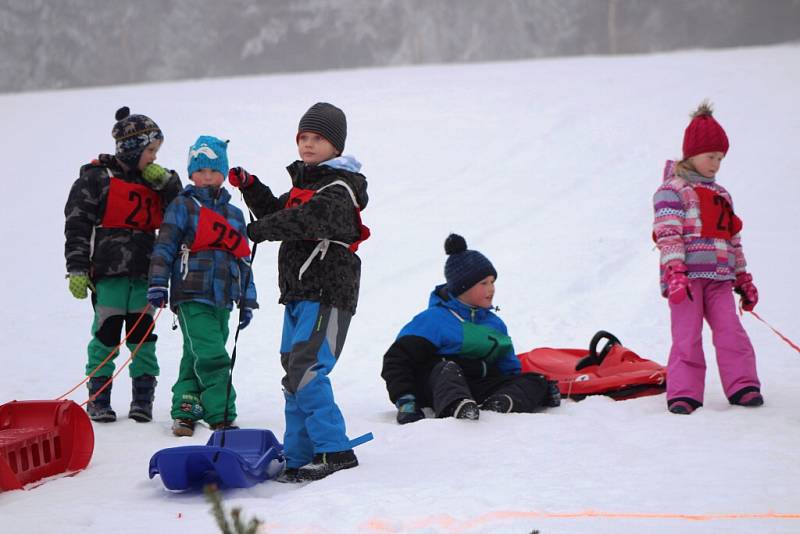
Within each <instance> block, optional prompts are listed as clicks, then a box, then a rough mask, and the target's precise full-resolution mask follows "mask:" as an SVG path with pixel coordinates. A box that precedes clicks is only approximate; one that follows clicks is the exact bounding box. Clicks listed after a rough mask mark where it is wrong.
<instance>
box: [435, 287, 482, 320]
mask: <svg viewBox="0 0 800 534" xmlns="http://www.w3.org/2000/svg"><path fill="white" fill-rule="evenodd" d="M436 307H443V308H447V309H450V310H453V311H454V312H456V313H457V314H458V315H459V317H461V318H462V319H464V320H466V321H480V320H483V319H484V318H485V317H486V316H487V315H489V312H490V310H487V309H486V308H476V307H473V306H469V305H467V304H464V303H463V302H461V301H460V300H458V299H457V298H456V297H454V296H453V295H452V294H451V293H450V292H449V291H448V290H447V284H440V285H438V286H436V287H435V288H434V289H433V291H431V294H430V297H429V298H428V308H436Z"/></svg>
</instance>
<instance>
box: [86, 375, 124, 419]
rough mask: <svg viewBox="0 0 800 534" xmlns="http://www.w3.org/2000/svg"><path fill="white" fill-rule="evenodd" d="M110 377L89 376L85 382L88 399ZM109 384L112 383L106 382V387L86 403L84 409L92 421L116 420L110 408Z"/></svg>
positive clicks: (115, 415)
mask: <svg viewBox="0 0 800 534" xmlns="http://www.w3.org/2000/svg"><path fill="white" fill-rule="evenodd" d="M110 378H111V377H108V376H94V377H92V378H90V379H89V382H88V383H87V384H86V385H87V387H88V388H89V399H91V398H92V397H93V396H94V395H95V393H97V392H98V391H100V388H102V387H103V385H104V384H105V383H106V382H107V381H108V380H110ZM111 385H112V384H108V387H106V389H104V390H103V392H102V393H100V394H99V395H98V396H97V398H95V399H94V400H90V401H89V402H88V403H86V411H87V412H88V413H89V418H90V419H91V420H92V421H96V422H98V423H113V422H114V421H116V420H117V414H116V413H115V412H114V410H112V409H111Z"/></svg>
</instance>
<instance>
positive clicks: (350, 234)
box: [243, 158, 368, 313]
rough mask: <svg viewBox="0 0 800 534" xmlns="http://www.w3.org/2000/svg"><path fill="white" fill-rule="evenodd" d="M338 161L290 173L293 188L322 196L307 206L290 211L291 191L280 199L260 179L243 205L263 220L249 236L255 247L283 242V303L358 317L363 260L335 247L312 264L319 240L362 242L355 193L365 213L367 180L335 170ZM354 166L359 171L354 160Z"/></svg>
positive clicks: (280, 268)
mask: <svg viewBox="0 0 800 534" xmlns="http://www.w3.org/2000/svg"><path fill="white" fill-rule="evenodd" d="M337 159H342V158H337ZM335 161H336V160H332V162H326V163H329V164H322V165H317V166H306V165H305V164H304V163H303V162H302V161H295V162H294V163H292V164H291V165H289V166H288V167H287V170H288V171H289V175H290V176H291V178H292V185H293V186H294V188H299V189H306V190H313V191H318V192H317V193H315V194H314V196H313V197H312V198H311V199H310V200H308V201H307V202H305V203H303V204H299V205H294V206H291V207H286V204H287V202H288V200H289V197H290V193H291V191H290V192H287V193H284V194H283V195H281V196H280V197H276V196H275V195H273V193H272V191H271V190H270V188H269V187H267V186H266V185H264V184H263V183H261V182H260V181H259V180H258V179H257V178H256V179H255V180H254V183H253V184H252V185H250V186H249V187H247V188H245V189H243V193H244V200H245V202H246V203H247V205H248V207H249V208H250V209H251V210H252V211H253V213H254V214H255V216H256V217H257V219H258V220H257V221H255V222H253V223H250V224H249V225H248V227H247V232H248V235H249V237H250V239H251V240H252V241H254V242H256V243H258V242H261V241H281V247H280V251H279V252H278V285H279V287H280V291H281V296H280V302H281V303H283V304H286V303H289V302H295V301H300V300H311V301H315V302H321V303H323V304H327V305H329V306H332V307H336V308H340V309H343V310H347V311H349V312H351V313H355V310H356V305H357V303H358V290H359V284H360V279H361V260H360V259H359V257H358V256H357V255H356V254H355V253H354V252H351V251H350V250H348V248H347V247H345V246H341V245H339V244H335V243H331V244H330V245H329V246H328V248H327V251H326V253H325V255H324V257H322V255H321V254H317V255H316V256H315V257H313V259H312V260H311V261H310V262H308V260H309V258H310V257H311V256H312V254H313V253H314V252H315V249H316V248H317V247H318V246H319V245H320V240H323V239H329V240H332V241H339V242H341V243H347V244H349V243H353V242H355V241H357V240H358V239H359V236H360V231H361V224H360V218H359V214H358V210H357V209H356V206H355V204H354V203H353V198H352V197H351V196H350V191H352V193H353V195H354V196H355V200H356V202H357V204H358V207H359V209H361V210H363V209H364V208H366V206H367V202H368V196H367V180H366V178H365V177H364V176H363V175H362V174H359V173H358V172H351V171H348V170H343V169H340V168H334V167H332V166H330V165H331V164H335V163H333V162H335ZM350 163H351V164H352V163H355V165H356V166H357V167H359V168H360V164H358V163H357V162H355V160H350ZM351 168H352V167H351ZM337 180H341V181H343V182H345V183H346V184H347V185H348V186H349V189H350V191H348V188H345V187H343V186H341V185H331V184H333V183H334V182H336V181H337ZM325 186H329V187H325ZM323 187H324V189H322V188H323ZM320 189H322V190H320ZM307 262H308V263H307ZM304 265H306V267H305V270H304V271H303V272H302V277H301V269H302V268H303V267H304Z"/></svg>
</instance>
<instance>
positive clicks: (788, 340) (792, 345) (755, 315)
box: [750, 310, 800, 352]
mask: <svg viewBox="0 0 800 534" xmlns="http://www.w3.org/2000/svg"><path fill="white" fill-rule="evenodd" d="M750 313H752V314H753V316H754V317H755V318H756V319H758V320H759V321H761V322H762V323H764V324H765V325H767V326H768V327H769V329H770V330H772V331H773V332H775V334H777V336H778V337H779V338H781V339H782V340H784V341H785V342H786V344H787V345H789V346H790V347H792V348H793V349H794V350H796V351H797V352H800V347H798V346H797V345H796V344H794V343H793V342H792V340H791V339H789V338H788V337H786V336H784V335H783V334H781V333H780V332H778V330H776V329H775V327H773V326H772V325H771V324H769V323H768V322H767V321H765V320H764V319H762V318H761V316H760V315H758V314H757V313H756V312H754V311H753V310H750Z"/></svg>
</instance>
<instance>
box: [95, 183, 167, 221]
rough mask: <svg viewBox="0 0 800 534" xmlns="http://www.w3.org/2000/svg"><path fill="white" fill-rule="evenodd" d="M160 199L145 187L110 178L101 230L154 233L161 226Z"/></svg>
mask: <svg viewBox="0 0 800 534" xmlns="http://www.w3.org/2000/svg"><path fill="white" fill-rule="evenodd" d="M161 218H162V214H161V197H159V196H158V193H156V192H155V191H153V190H152V189H150V188H149V187H147V186H144V185H139V184H132V183H130V182H126V181H125V180H120V179H119V178H113V177H112V178H111V182H110V185H109V188H108V199H107V200H106V212H105V213H104V214H103V222H102V223H101V224H102V226H103V228H131V229H133V230H141V231H143V232H154V231H155V230H157V229H158V227H159V226H161Z"/></svg>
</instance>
